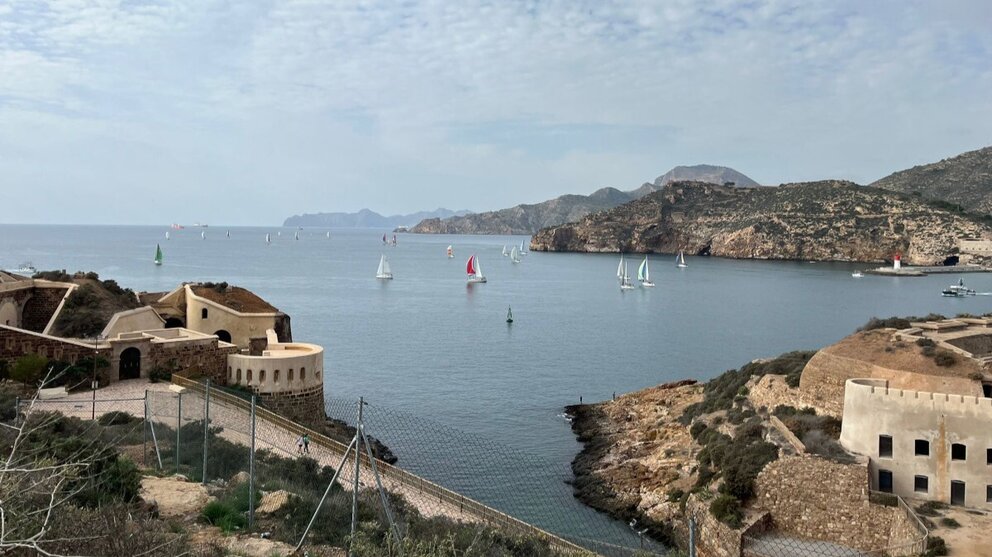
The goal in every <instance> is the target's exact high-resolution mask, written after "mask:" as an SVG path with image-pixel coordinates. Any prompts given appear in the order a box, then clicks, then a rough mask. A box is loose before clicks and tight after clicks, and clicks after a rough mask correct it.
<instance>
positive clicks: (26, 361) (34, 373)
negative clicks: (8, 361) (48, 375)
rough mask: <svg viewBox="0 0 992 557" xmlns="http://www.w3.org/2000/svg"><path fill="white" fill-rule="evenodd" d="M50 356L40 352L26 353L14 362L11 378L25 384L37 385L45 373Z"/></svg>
mask: <svg viewBox="0 0 992 557" xmlns="http://www.w3.org/2000/svg"><path fill="white" fill-rule="evenodd" d="M47 365H48V358H46V357H44V356H39V355H38V354H25V355H24V356H21V357H20V358H18V359H17V361H16V362H14V367H13V368H12V369H11V370H10V378H11V379H13V380H14V381H19V382H21V383H24V384H25V385H37V384H38V382H39V381H41V378H42V377H43V376H44V374H45V366H47Z"/></svg>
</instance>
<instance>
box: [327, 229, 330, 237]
mask: <svg viewBox="0 0 992 557" xmlns="http://www.w3.org/2000/svg"><path fill="white" fill-rule="evenodd" d="M327 237H328V238H330V237H331V231H330V230H328V231H327Z"/></svg>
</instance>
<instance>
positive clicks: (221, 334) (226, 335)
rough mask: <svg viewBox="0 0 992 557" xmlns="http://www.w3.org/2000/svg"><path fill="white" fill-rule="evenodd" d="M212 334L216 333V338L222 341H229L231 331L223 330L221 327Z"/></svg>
mask: <svg viewBox="0 0 992 557" xmlns="http://www.w3.org/2000/svg"><path fill="white" fill-rule="evenodd" d="M214 334H215V335H217V338H218V339H220V340H222V341H224V342H231V333H229V332H227V331H225V330H224V329H221V330H219V331H214Z"/></svg>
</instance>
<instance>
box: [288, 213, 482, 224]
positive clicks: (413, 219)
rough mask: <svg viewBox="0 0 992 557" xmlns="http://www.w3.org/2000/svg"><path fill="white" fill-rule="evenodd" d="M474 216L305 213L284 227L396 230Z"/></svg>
mask: <svg viewBox="0 0 992 557" xmlns="http://www.w3.org/2000/svg"><path fill="white" fill-rule="evenodd" d="M470 214H472V213H471V211H464V210H463V211H451V210H449V209H435V210H434V211H420V212H417V213H410V214H409V215H391V216H388V217H385V216H382V215H380V214H379V213H376V212H375V211H372V210H369V209H362V210H361V211H358V212H357V213H305V214H302V215H293V216H291V217H289V218H288V219H286V220H285V222H283V226H319V227H325V228H396V227H398V226H413V225H415V224H417V223H418V222H420V221H422V220H424V219H429V218H448V217H459V216H464V215H470Z"/></svg>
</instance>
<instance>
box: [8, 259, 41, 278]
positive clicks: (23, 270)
mask: <svg viewBox="0 0 992 557" xmlns="http://www.w3.org/2000/svg"><path fill="white" fill-rule="evenodd" d="M8 271H9V272H11V273H14V274H15V275H26V276H29V277H30V276H33V275H34V274H36V273H37V272H38V269H35V268H34V265H32V264H31V262H30V261H25V262H24V263H21V264H20V265H18V266H17V268H16V269H8Z"/></svg>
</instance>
